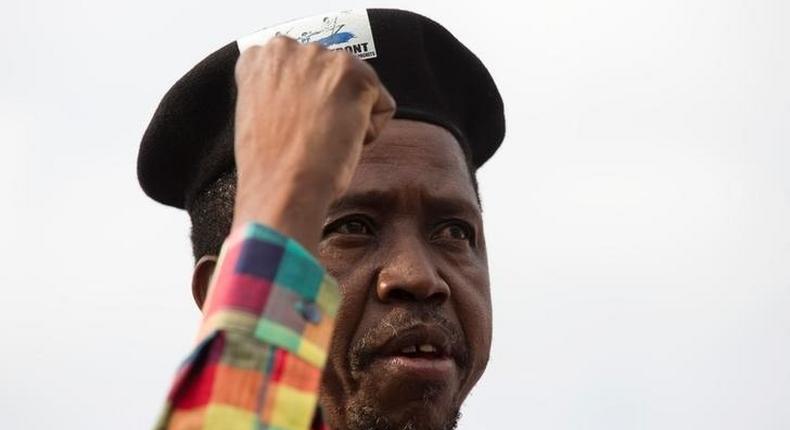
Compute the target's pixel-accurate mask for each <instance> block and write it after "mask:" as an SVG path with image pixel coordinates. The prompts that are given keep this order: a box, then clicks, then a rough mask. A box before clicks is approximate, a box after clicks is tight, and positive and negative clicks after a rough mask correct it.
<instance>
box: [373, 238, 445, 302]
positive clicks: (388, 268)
mask: <svg viewBox="0 0 790 430" xmlns="http://www.w3.org/2000/svg"><path fill="white" fill-rule="evenodd" d="M400 242H401V243H399V244H398V246H396V247H395V248H390V253H389V255H388V258H387V261H386V262H385V263H384V265H383V267H382V268H381V271H380V272H379V275H378V280H377V283H376V293H377V295H378V298H379V300H381V301H382V302H384V303H392V302H395V301H411V302H414V301H431V302H435V304H441V303H443V302H445V301H446V300H447V299H448V298H449V297H450V286H449V285H447V282H446V281H445V280H444V279H442V277H441V276H440V275H439V273H438V272H437V270H436V267H435V266H434V265H433V263H432V262H431V260H430V258H429V256H428V253H427V252H426V250H424V249H422V247H421V245H420V244H418V243H410V242H411V241H406V240H404V241H400ZM414 242H417V241H414Z"/></svg>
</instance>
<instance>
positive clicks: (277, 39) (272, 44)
mask: <svg viewBox="0 0 790 430" xmlns="http://www.w3.org/2000/svg"><path fill="white" fill-rule="evenodd" d="M295 43H296V41H295V40H293V39H291V38H290V37H288V36H283V35H281V34H278V35H277V36H274V37H273V38H272V39H271V40H269V42H267V43H266V47H267V48H269V49H272V50H282V49H288V48H290V47H291V46H293V44H295Z"/></svg>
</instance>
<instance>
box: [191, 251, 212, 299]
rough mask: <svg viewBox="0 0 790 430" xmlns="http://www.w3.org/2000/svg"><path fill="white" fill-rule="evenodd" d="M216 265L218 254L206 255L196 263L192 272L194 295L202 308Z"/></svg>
mask: <svg viewBox="0 0 790 430" xmlns="http://www.w3.org/2000/svg"><path fill="white" fill-rule="evenodd" d="M216 267H217V256H216V255H204V256H202V257H200V260H198V262H197V264H195V269H194V271H193V272H192V297H193V298H194V299H195V304H197V305H198V308H200V309H203V302H205V301H206V292H207V291H208V286H209V284H210V283H211V276H212V275H214V268H216Z"/></svg>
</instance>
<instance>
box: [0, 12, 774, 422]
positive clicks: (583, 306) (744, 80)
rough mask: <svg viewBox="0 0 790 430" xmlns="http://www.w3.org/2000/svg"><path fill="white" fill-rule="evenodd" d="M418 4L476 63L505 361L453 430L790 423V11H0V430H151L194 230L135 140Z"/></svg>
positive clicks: (179, 345) (183, 313) (176, 357)
mask: <svg viewBox="0 0 790 430" xmlns="http://www.w3.org/2000/svg"><path fill="white" fill-rule="evenodd" d="M374 5H375V6H394V7H400V8H405V9H412V10H415V11H418V12H421V13H423V14H425V15H428V16H430V17H432V18H434V19H436V20H437V21H439V22H441V23H442V24H444V25H445V26H446V27H447V28H449V29H450V30H451V31H452V32H453V33H455V34H456V36H457V37H458V38H459V39H461V40H462V41H463V42H465V43H466V44H467V45H468V46H469V47H470V48H471V49H472V50H473V51H475V52H476V53H477V54H478V55H479V56H480V57H481V58H482V60H483V61H484V62H485V63H486V64H487V65H488V67H489V68H490V70H491V72H492V74H493V75H494V77H495V79H496V80H497V82H498V83H499V85H500V90H501V92H502V94H503V97H504V99H505V105H506V109H507V120H508V135H507V138H506V140H505V143H504V145H503V147H502V149H501V150H500V152H499V153H498V154H497V155H496V156H495V157H494V158H493V159H492V160H491V161H490V162H489V163H488V165H486V166H485V167H484V168H483V169H482V170H481V171H480V174H479V179H480V182H481V189H482V194H483V200H484V205H485V217H486V228H487V238H488V243H489V246H490V249H489V256H490V266H491V275H492V285H493V295H494V312H495V319H494V321H495V329H494V334H495V341H494V347H493V353H492V359H491V363H490V366H489V370H488V372H487V374H486V375H485V377H484V378H483V380H482V382H481V383H480V384H479V386H478V388H477V389H476V390H475V391H474V392H473V394H472V396H471V398H470V399H469V401H468V402H467V405H466V407H465V409H464V414H465V416H464V418H463V420H462V422H461V426H460V427H461V429H462V430H471V429H484V428H486V429H495V428H508V429H516V428H517V429H546V430H549V429H550V430H578V429H591V430H620V429H622V430H631V429H656V430H658V429H727V430H729V429H749V430H754V429H758V430H768V429H777V430H778V429H787V428H789V427H790V170H788V166H789V165H790V78H788V76H790V54H789V53H790V27H789V26H788V23H789V22H790V2H787V1H785V0H774V1H770V0H741V1H733V0H719V1H713V0H710V1H705V0H661V1H658V0H654V1H646V0H612V1H589V0H551V1H531V0H527V1H520V2H515V1H513V2H496V1H482V2H481V1H452V2H450V1H436V2H425V1H422V2H421V1H383V2H379V3H374V4H371V3H367V2H359V1H345V2H343V1H323V2H322V1H312V0H311V1H308V0H305V1H300V2H296V1H287V2H276V1H271V0H266V1H263V0H260V1H256V2H252V1H223V2H204V1H194V0H192V1H184V0H178V1H152V0H139V1H135V2H112V1H98V0H78V1H69V2H63V1H53V0H50V1H46V0H3V1H2V3H0V55H1V56H2V59H0V205H2V206H1V208H2V210H0V237H2V240H3V244H2V246H1V247H0V261H1V262H2V268H0V339H2V341H1V342H0V422H1V424H0V427H2V428H3V429H49V428H67V429H109V428H111V429H129V430H132V429H141V428H148V427H150V425H151V424H152V423H153V422H154V419H155V417H156V415H157V414H158V412H159V407H160V404H161V401H162V399H163V398H164V395H165V392H166V390H167V387H168V385H169V383H170V378H171V376H172V374H173V371H174V369H175V368H176V366H177V364H178V363H179V362H180V361H181V360H182V358H183V357H184V356H185V354H186V353H187V352H188V351H189V349H190V346H191V342H192V339H193V336H194V333H195V330H196V328H197V321H198V312H197V309H196V308H195V306H194V304H193V303H192V299H191V295H190V292H189V277H190V273H191V257H190V251H189V244H188V219H187V217H186V215H185V214H183V213H181V212H179V211H176V210H173V209H170V208H166V207H164V206H161V205H158V204H155V203H153V202H152V201H150V200H148V199H147V198H146V197H145V196H144V195H143V193H142V192H141V191H140V190H139V188H138V185H137V182H136V176H135V159H136V154H137V145H138V143H139V139H140V137H141V135H142V132H143V130H144V128H145V126H146V124H147V123H148V121H149V119H150V117H151V115H152V113H153V111H154V109H155V108H156V105H157V103H158V102H159V100H160V98H161V96H162V95H163V94H164V92H165V91H166V90H167V89H168V88H169V87H170V86H171V85H172V83H173V82H174V81H175V80H176V79H177V78H178V77H180V76H181V75H182V74H183V73H184V72H186V71H187V70H188V69H189V68H190V67H191V66H192V65H194V64H195V63H197V62H198V61H199V60H201V59H202V58H203V57H204V56H206V55H207V54H209V53H210V52H212V51H213V50H215V49H217V48H219V47H220V46H222V45H224V44H225V43H227V42H230V41H232V40H234V39H236V38H238V37H240V36H243V35H245V34H248V33H251V32H253V31H255V30H257V29H259V28H261V27H264V26H267V25H271V24H275V23H278V22H280V21H283V20H287V19H290V18H295V17H300V16H305V15H312V14H314V13H318V12H325V11H330V10H334V9H346V8H352V7H362V6H374Z"/></svg>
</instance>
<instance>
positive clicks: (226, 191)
mask: <svg viewBox="0 0 790 430" xmlns="http://www.w3.org/2000/svg"><path fill="white" fill-rule="evenodd" d="M461 148H462V149H463V152H464V158H465V160H466V167H467V170H468V171H469V177H470V178H472V187H473V188H474V190H475V196H476V198H477V203H478V204H480V193H479V192H478V189H477V174H476V171H475V167H474V163H473V162H472V157H471V151H469V150H468V148H467V147H466V145H461ZM235 198H236V171H235V170H231V171H228V172H226V173H224V174H222V175H221V176H220V177H219V178H217V179H216V180H214V181H213V182H212V183H211V184H210V185H209V186H208V187H206V188H205V189H204V190H203V191H202V192H200V193H198V194H197V196H196V197H195V199H194V200H193V201H192V204H191V205H190V206H189V207H188V208H187V212H188V213H189V218H190V220H191V222H192V230H191V232H190V238H191V239H192V253H193V255H194V256H195V261H197V260H199V259H200V257H203V256H204V255H219V251H220V248H221V247H222V242H224V241H225V238H226V237H227V236H228V234H230V227H231V224H232V223H233V206H234V200H235Z"/></svg>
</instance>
